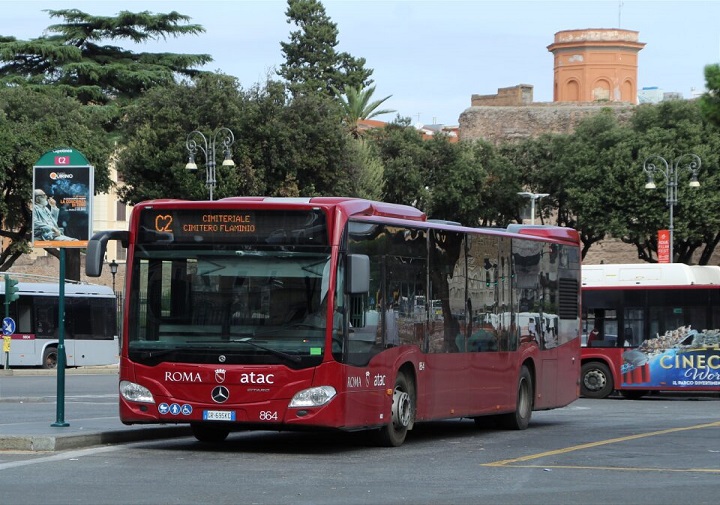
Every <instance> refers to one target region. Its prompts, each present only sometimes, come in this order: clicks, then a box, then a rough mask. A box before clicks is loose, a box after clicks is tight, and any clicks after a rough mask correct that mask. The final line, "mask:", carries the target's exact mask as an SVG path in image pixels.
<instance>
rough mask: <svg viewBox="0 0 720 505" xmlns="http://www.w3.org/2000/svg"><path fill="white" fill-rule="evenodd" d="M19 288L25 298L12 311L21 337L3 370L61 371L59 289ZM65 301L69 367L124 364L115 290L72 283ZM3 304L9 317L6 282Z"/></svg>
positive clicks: (1, 289)
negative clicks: (17, 368) (119, 361)
mask: <svg viewBox="0 0 720 505" xmlns="http://www.w3.org/2000/svg"><path fill="white" fill-rule="evenodd" d="M11 277H12V274H11ZM17 287H18V288H19V290H18V294H19V295H20V297H19V298H18V299H17V300H15V301H13V302H11V303H10V307H9V309H10V311H9V315H10V317H11V318H12V319H13V320H14V321H15V333H14V334H13V335H12V336H11V340H10V352H9V354H8V355H7V356H6V353H5V352H3V353H2V354H0V357H1V360H2V361H1V362H0V366H4V365H6V364H9V366H10V368H12V367H19V366H29V367H32V366H36V367H37V366H42V367H43V368H55V367H56V366H57V362H58V354H57V348H58V331H57V330H58V294H59V284H58V283H57V282H56V283H54V284H53V283H45V282H19V283H18V285H17ZM64 299H65V355H66V357H67V366H69V367H76V366H87V365H110V364H115V363H118V354H119V342H118V336H117V309H116V303H117V300H116V297H115V294H114V293H113V291H112V289H110V288H109V287H106V286H98V285H92V284H69V283H66V284H65V298H64ZM0 302H1V303H2V305H0V310H2V313H3V317H4V314H5V282H0ZM8 358H9V359H8Z"/></svg>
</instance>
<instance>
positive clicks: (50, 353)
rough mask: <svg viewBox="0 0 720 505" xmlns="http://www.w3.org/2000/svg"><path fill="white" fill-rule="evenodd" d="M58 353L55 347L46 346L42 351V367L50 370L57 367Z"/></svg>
mask: <svg viewBox="0 0 720 505" xmlns="http://www.w3.org/2000/svg"><path fill="white" fill-rule="evenodd" d="M57 362H58V353H57V347H47V348H45V350H44V351H43V360H42V367H43V368H45V369H47V370H50V369H53V368H57Z"/></svg>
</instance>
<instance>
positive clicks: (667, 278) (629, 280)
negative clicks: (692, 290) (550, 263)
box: [582, 263, 720, 287]
mask: <svg viewBox="0 0 720 505" xmlns="http://www.w3.org/2000/svg"><path fill="white" fill-rule="evenodd" d="M691 285H720V266H709V265H685V264H684V263H638V264H630V263H628V264H622V263H618V264H603V265H583V267H582V286H583V287H631V286H691Z"/></svg>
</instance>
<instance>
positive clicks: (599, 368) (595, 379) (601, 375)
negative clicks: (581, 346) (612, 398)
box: [580, 361, 615, 398]
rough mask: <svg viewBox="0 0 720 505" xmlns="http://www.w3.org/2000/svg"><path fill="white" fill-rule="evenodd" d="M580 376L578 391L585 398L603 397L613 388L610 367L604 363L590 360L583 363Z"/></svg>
mask: <svg viewBox="0 0 720 505" xmlns="http://www.w3.org/2000/svg"><path fill="white" fill-rule="evenodd" d="M580 377H581V380H580V393H581V394H582V395H583V396H585V397H586V398H605V397H607V396H609V395H610V393H612V392H613V389H615V385H614V384H613V378H612V375H611V374H610V369H609V368H608V367H607V365H606V364H605V363H600V362H599V361H590V362H588V363H585V364H583V366H582V372H581V373H580Z"/></svg>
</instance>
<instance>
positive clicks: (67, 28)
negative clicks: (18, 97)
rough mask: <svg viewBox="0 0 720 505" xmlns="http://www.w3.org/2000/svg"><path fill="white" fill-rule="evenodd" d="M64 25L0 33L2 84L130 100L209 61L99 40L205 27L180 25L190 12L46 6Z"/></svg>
mask: <svg viewBox="0 0 720 505" xmlns="http://www.w3.org/2000/svg"><path fill="white" fill-rule="evenodd" d="M46 12H48V13H49V14H50V16H51V17H52V18H61V19H63V20H64V23H61V24H54V25H51V26H49V27H48V28H47V30H46V31H47V32H48V33H49V34H50V35H47V36H42V37H38V38H35V39H31V40H28V41H23V40H16V39H15V38H14V37H0V85H6V86H7V85H31V86H44V85H54V86H55V87H56V88H59V89H62V90H64V91H65V92H66V93H67V94H68V95H72V96H75V97H76V98H78V99H79V100H80V101H81V102H82V103H102V104H104V103H108V102H109V101H111V100H113V99H115V98H134V97H137V96H139V95H140V94H141V93H142V92H143V91H144V90H147V89H149V88H151V87H153V86H156V85H166V84H168V83H171V82H174V80H175V76H176V75H182V76H188V77H192V76H194V75H197V74H198V73H199V72H200V71H199V70H196V69H194V68H193V67H196V66H198V65H203V64H205V63H208V62H210V61H212V58H211V57H210V55H207V54H171V53H133V52H132V51H128V50H125V49H123V48H121V47H117V46H113V45H102V42H103V41H108V40H110V41H114V40H120V39H127V40H130V41H132V42H135V43H137V42H144V41H147V40H154V39H158V38H167V37H168V36H172V37H179V36H182V35H196V34H199V33H202V32H204V31H205V30H204V28H202V26H200V25H195V24H181V23H184V22H187V21H189V20H190V18H189V17H188V16H184V15H182V14H178V13H177V12H171V13H169V14H152V13H150V12H147V11H145V12H140V13H132V12H128V11H122V12H120V13H119V14H118V15H117V16H115V17H106V16H92V15H90V14H86V13H84V12H81V11H79V10H77V9H65V10H48V11H46Z"/></svg>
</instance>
